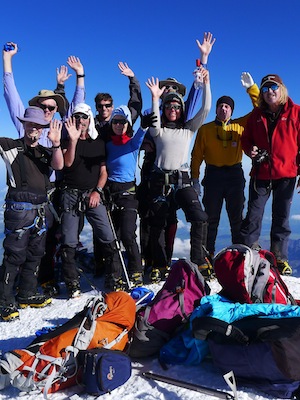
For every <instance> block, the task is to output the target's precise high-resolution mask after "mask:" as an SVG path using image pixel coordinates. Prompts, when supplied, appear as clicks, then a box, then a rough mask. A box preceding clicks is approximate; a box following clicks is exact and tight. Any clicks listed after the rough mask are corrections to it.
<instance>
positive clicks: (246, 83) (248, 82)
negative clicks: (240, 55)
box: [241, 72, 254, 89]
mask: <svg viewBox="0 0 300 400" xmlns="http://www.w3.org/2000/svg"><path fill="white" fill-rule="evenodd" d="M241 83H242V85H243V87H244V88H245V89H249V88H250V87H251V86H253V85H254V80H253V78H252V76H251V75H250V74H249V72H243V73H242V75H241Z"/></svg>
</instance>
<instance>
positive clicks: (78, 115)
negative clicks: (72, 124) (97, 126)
mask: <svg viewBox="0 0 300 400" xmlns="http://www.w3.org/2000/svg"><path fill="white" fill-rule="evenodd" d="M73 117H74V118H75V119H88V118H89V116H88V115H86V114H74V115H73Z"/></svg>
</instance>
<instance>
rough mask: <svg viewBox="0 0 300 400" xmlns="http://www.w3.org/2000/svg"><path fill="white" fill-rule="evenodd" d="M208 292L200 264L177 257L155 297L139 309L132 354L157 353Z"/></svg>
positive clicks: (139, 355)
mask: <svg viewBox="0 0 300 400" xmlns="http://www.w3.org/2000/svg"><path fill="white" fill-rule="evenodd" d="M208 293H209V288H208V286H207V284H206V283H205V280H204V278H203V276H202V275H201V273H200V272H199V270H198V267H197V265H196V264H194V263H192V262H190V261H186V260H178V261H176V262H175V263H174V264H173V265H172V267H171V270H170V273H169V276H168V278H167V280H166V282H165V283H164V285H163V287H162V288H161V289H160V291H159V292H158V293H157V294H156V296H155V297H154V299H153V300H152V301H151V302H150V303H149V304H148V305H147V306H146V307H145V308H142V309H140V310H139V311H138V312H137V316H136V323H135V327H134V333H133V341H132V343H131V346H130V350H129V354H130V356H132V357H137V358H138V357H147V356H150V355H153V354H156V353H158V352H159V350H160V348H161V347H162V346H163V345H164V344H165V343H166V342H167V341H169V340H170V338H171V335H174V334H175V333H176V332H177V330H178V328H179V327H181V326H182V325H183V324H184V323H186V322H187V321H188V318H189V316H190V315H191V313H192V312H193V310H194V308H195V307H197V306H198V305H199V302H200V300H201V298H202V297H203V296H205V295H206V294H208Z"/></svg>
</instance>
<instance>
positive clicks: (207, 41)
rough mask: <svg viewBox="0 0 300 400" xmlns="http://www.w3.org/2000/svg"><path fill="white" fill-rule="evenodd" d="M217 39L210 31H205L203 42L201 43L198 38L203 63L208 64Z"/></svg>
mask: <svg viewBox="0 0 300 400" xmlns="http://www.w3.org/2000/svg"><path fill="white" fill-rule="evenodd" d="M215 41H216V39H215V38H213V35H212V33H210V32H204V36H203V43H200V41H199V40H198V39H197V40H196V42H197V46H198V48H199V50H200V60H201V64H202V65H205V66H206V64H207V62H208V56H209V54H210V52H211V50H212V48H213V45H214V43H215Z"/></svg>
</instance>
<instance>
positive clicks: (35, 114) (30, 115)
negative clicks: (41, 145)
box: [17, 106, 50, 128]
mask: <svg viewBox="0 0 300 400" xmlns="http://www.w3.org/2000/svg"><path fill="white" fill-rule="evenodd" d="M17 118H18V120H19V121H21V122H33V123H35V124H38V125H41V126H43V127H44V128H48V127H49V125H50V123H49V121H47V120H46V119H45V114H44V111H43V110H42V109H41V108H39V107H34V106H31V107H28V108H26V110H25V113H24V116H23V117H17Z"/></svg>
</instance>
